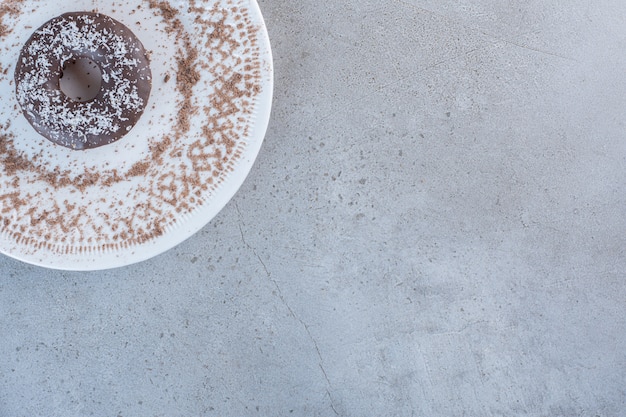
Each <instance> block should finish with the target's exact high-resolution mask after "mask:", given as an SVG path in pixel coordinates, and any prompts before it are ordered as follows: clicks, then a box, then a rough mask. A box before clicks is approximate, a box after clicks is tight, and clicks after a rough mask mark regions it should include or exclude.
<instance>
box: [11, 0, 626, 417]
mask: <svg viewBox="0 0 626 417" xmlns="http://www.w3.org/2000/svg"><path fill="white" fill-rule="evenodd" d="M260 4H261V8H262V10H263V12H264V14H265V18H266V22H267V25H268V29H269V33H270V37H271V40H272V44H273V48H274V58H275V71H276V90H275V102H274V110H273V114H272V120H271V122H270V127H269V130H268V133H267V137H266V143H265V144H264V146H263V149H262V151H261V153H260V155H259V159H258V160H257V163H256V164H255V166H254V168H253V170H252V172H251V174H250V176H249V178H248V179H247V181H246V183H245V184H244V186H243V187H242V189H241V190H240V192H239V193H238V194H237V195H236V197H235V198H234V199H233V200H232V201H231V203H229V204H228V205H227V206H226V208H225V209H224V210H223V211H222V212H221V213H220V214H219V215H218V217H216V218H215V219H214V220H213V221H212V222H211V223H210V224H209V225H208V226H207V227H205V228H204V229H203V230H202V231H201V232H200V233H198V234H197V235H195V236H193V237H192V238H190V239H189V240H187V241H186V242H184V243H183V244H181V245H180V246H178V247H176V248H175V249H173V250H171V251H169V252H167V253H166V254H164V255H161V256H159V257H157V258H154V259H152V260H150V261H147V262H144V263H141V264H138V265H134V266H131V267H127V268H122V269H116V270H111V271H104V272H98V273H69V272H58V271H48V270H43V269H39V268H36V267H32V266H29V265H25V264H22V263H20V262H17V261H14V260H11V259H9V258H6V257H2V258H0V271H1V276H0V332H1V337H0V416H2V417H17V416H24V417H26V416H28V417H32V416H44V417H56V416H59V417H61V416H63V417H67V416H91V415H93V416H124V417H130V416H151V417H152V416H163V417H175V416H237V417H240V416H256V415H258V416H346V417H348V416H349V417H360V416H363V417H365V416H390V417H391V416H394V417H396V416H398V417H401V416H471V417H475V416H533V417H544V416H545V417H559V416H562V417H569V416H600V417H609V416H624V415H626V349H625V346H626V272H625V271H626V256H625V249H626V169H625V161H626V140H625V136H626V128H625V120H626V118H625V116H626V71H625V68H626V25H624V22H625V21H626V2H624V1H621V0H599V1H594V2H590V1H587V0H569V1H556V0H551V1H550V0H549V1H546V0H542V1H538V0H530V1H517V0H511V1H502V0H406V1H401V0H390V1H380V0H376V1H374V0H360V1H340V2H288V1H282V0H275V1H273V0H262V1H261V2H260Z"/></svg>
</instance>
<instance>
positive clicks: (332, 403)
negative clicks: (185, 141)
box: [235, 203, 339, 415]
mask: <svg viewBox="0 0 626 417" xmlns="http://www.w3.org/2000/svg"><path fill="white" fill-rule="evenodd" d="M235 210H236V211H237V214H238V217H239V222H238V224H237V226H238V227H239V233H241V241H242V242H243V244H244V245H245V246H246V247H247V248H248V249H249V250H250V251H251V252H252V253H253V254H254V256H255V257H256V258H257V259H258V260H259V263H260V264H261V266H262V267H263V270H264V271H265V275H267V278H268V279H269V280H270V282H271V283H272V284H273V285H274V288H275V289H276V294H277V295H278V298H279V299H280V301H281V302H282V303H283V305H284V306H285V307H286V308H287V311H289V314H291V316H292V317H293V318H294V319H296V321H297V322H298V323H300V324H301V325H302V327H304V330H305V332H306V334H307V336H308V338H309V340H310V341H311V342H312V343H313V347H314V348H315V352H316V354H317V358H318V360H319V362H318V364H319V367H320V370H321V371H322V375H323V376H324V380H325V381H326V385H327V387H328V388H327V389H326V394H328V398H329V400H330V408H331V409H332V410H333V412H334V413H335V414H336V415H339V412H338V411H337V409H336V408H335V400H334V398H333V395H332V394H331V390H333V386H332V384H331V382H330V379H329V378H328V374H327V373H326V369H324V359H323V358H322V353H321V351H320V348H319V345H318V343H317V340H315V338H314V337H313V334H312V333H311V330H310V329H309V325H308V324H306V323H305V322H304V320H302V319H301V318H300V316H298V315H297V314H296V313H295V311H293V309H292V308H291V306H290V305H289V303H288V302H287V300H286V299H285V296H284V295H283V291H282V289H281V288H280V285H278V282H277V281H276V280H275V279H274V277H272V273H271V272H270V271H269V269H268V268H267V265H265V262H263V259H262V258H261V257H260V256H259V254H258V253H257V251H256V249H255V248H254V247H253V246H252V245H250V244H249V243H248V242H247V241H246V238H245V235H244V233H243V227H242V224H243V225H244V226H245V224H244V223H243V219H242V216H241V211H240V210H239V206H238V205H237V203H235Z"/></svg>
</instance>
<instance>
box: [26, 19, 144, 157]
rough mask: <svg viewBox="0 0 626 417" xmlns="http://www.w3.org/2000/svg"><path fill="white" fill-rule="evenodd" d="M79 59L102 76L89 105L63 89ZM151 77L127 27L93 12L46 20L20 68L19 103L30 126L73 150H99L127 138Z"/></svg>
mask: <svg viewBox="0 0 626 417" xmlns="http://www.w3.org/2000/svg"><path fill="white" fill-rule="evenodd" d="M78 60H82V61H83V62H89V63H90V65H91V63H93V64H95V66H97V68H95V67H94V70H96V71H97V70H99V72H100V73H101V86H100V88H99V90H96V92H97V94H95V97H93V98H91V99H88V100H86V101H83V100H81V98H80V97H73V98H72V97H69V96H68V95H66V94H65V93H64V92H63V91H62V89H61V79H62V77H63V71H64V70H65V69H67V68H68V65H72V64H74V63H76V62H77V61H78ZM98 78H99V77H98ZM151 79H152V76H151V72H150V64H149V61H148V58H147V56H146V51H145V49H144V47H143V45H142V44H141V42H140V41H139V39H137V37H135V35H134V34H133V33H132V32H131V31H130V29H128V28H127V27H126V26H124V25H123V24H122V23H120V22H118V21H116V20H114V19H112V18H110V17H108V16H105V15H103V14H99V13H91V12H77V13H66V14H63V15H61V16H59V17H56V18H54V19H52V20H50V21H48V22H46V23H45V24H44V25H43V26H41V27H40V28H39V29H37V30H36V31H35V32H34V33H33V35H32V36H31V37H30V39H28V41H27V42H26V44H25V45H24V47H23V48H22V51H21V54H20V57H19V60H18V62H17V66H16V68H15V85H16V93H17V100H18V102H19V104H20V106H21V107H22V111H23V113H24V116H25V117H26V119H27V120H28V122H29V123H30V124H31V125H32V126H33V127H34V128H35V130H36V131H37V132H39V133H40V134H41V135H43V136H44V137H46V138H47V139H49V140H51V141H52V142H54V143H57V144H59V145H62V146H65V147H68V148H71V149H90V148H96V147H99V146H102V145H106V144H109V143H112V142H115V141H116V140H118V139H120V138H122V137H123V136H124V135H125V134H127V133H128V132H129V131H130V130H131V129H132V127H133V126H134V125H135V124H136V123H137V121H138V120H139V118H140V117H141V114H142V113H143V111H144V109H145V107H146V104H147V102H148V98H149V96H150V90H151V87H152V82H151ZM89 87H90V88H93V87H92V86H89Z"/></svg>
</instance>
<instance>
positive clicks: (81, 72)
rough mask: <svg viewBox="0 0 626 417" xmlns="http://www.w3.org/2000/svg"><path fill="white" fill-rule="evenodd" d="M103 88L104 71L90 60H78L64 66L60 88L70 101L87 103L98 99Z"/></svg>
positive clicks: (68, 62) (70, 61)
mask: <svg viewBox="0 0 626 417" xmlns="http://www.w3.org/2000/svg"><path fill="white" fill-rule="evenodd" d="M101 86H102V71H101V70H100V67H99V66H98V65H97V64H96V63H95V62H93V61H92V60H91V59H89V58H76V59H72V60H69V61H67V62H65V63H64V64H63V70H62V72H61V77H60V78H59V88H60V89H61V92H63V94H65V95H66V96H67V97H68V98H69V99H70V100H72V101H78V102H85V101H89V100H93V99H94V98H96V96H97V95H98V93H99V92H100V87H101Z"/></svg>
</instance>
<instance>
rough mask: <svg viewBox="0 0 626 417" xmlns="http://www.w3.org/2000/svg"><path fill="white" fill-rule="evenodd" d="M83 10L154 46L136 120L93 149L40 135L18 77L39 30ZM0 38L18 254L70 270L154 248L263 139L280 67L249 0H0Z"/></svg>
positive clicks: (0, 167) (12, 239)
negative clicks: (19, 95) (147, 90)
mask: <svg viewBox="0 0 626 417" xmlns="http://www.w3.org/2000/svg"><path fill="white" fill-rule="evenodd" d="M157 6H159V7H157ZM75 11H97V12H100V13H103V14H106V15H108V16H110V17H112V18H114V19H116V20H118V21H120V22H122V23H124V24H125V25H126V26H127V27H129V28H130V29H131V30H132V31H133V32H134V33H135V35H136V36H137V37H138V38H139V39H140V40H141V41H142V43H143V44H144V46H145V48H146V50H148V51H150V59H151V69H152V78H153V82H152V92H151V95H150V99H149V102H148V105H147V106H146V110H145V112H144V114H143V115H142V117H141V119H140V120H139V122H138V123H137V125H136V126H135V127H134V128H133V129H132V130H131V131H130V133H128V134H127V135H126V136H124V137H123V138H122V139H121V140H119V141H117V142H115V143H113V144H110V145H105V146H103V147H100V148H96V149H92V150H87V151H72V150H70V149H66V148H64V147H61V146H58V145H55V144H53V143H51V142H50V141H48V140H46V139H45V138H43V137H41V136H40V135H39V134H37V133H36V132H35V130H34V129H33V128H32V127H31V126H30V124H29V123H28V122H27V121H26V119H25V118H24V116H23V115H22V113H21V109H20V107H19V105H18V103H17V101H16V98H15V84H14V80H13V71H14V68H15V61H16V59H17V57H18V55H19V53H20V50H21V47H22V45H24V43H25V42H26V41H27V40H28V38H29V37H30V35H31V34H32V32H33V31H34V30H35V29H36V28H38V27H40V26H41V25H42V24H44V23H45V22H47V21H48V20H50V19H51V18H53V17H56V16H59V15H61V14H63V13H66V12H75ZM0 49H1V50H2V51H1V53H0V97H2V100H1V101H0V251H1V252H2V253H4V254H7V255H9V256H11V257H14V258H17V259H20V260H22V261H25V262H28V263H32V264H36V265H40V266H45V267H49V268H57V269H65V270H96V269H106V268H113V267H119V266H123V265H128V264H131V263H135V262H139V261H142V260H145V259H148V258H150V257H153V256H155V255H157V254H159V253H162V252H164V251H166V250H168V249H170V248H172V247H174V246H175V245H177V244H179V243H180V242H182V241H183V240H185V239H186V238H188V237H189V236H191V235H192V234H194V233H195V232H197V231H198V230H200V229H201V228H202V227H203V226H205V225H206V224H207V223H208V222H209V221H210V220H211V219H212V218H213V217H214V216H215V215H216V214H217V213H218V212H219V211H220V210H221V209H222V208H223V207H224V205H225V204H226V203H227V202H228V201H229V200H230V199H231V198H232V196H233V195H234V194H235V192H236V191H237V189H238V188H239V187H240V186H241V184H242V183H243V181H244V179H245V177H246V176H247V174H248V172H249V171H250V168H251V167H252V164H253V162H254V160H255V158H256V156H257V154H258V152H259V149H260V147H261V143H262V141H263V137H264V135H265V131H266V128H267V124H268V121H269V115H270V108H271V100H272V88H273V68H272V57H271V50H270V44H269V40H268V36H267V31H266V29H265V25H264V22H263V18H262V16H261V12H260V10H259V7H258V5H257V3H256V1H254V0H205V1H202V0H195V1H193V0H186V1H174V0H169V1H163V0H159V1H142V0H135V1H120V2H105V1H93V0H91V1H81V0H79V1H71V2H70V1H65V2H62V3H61V4H59V2H50V1H47V0H40V1H37V0H22V1H16V0H11V1H5V0H0ZM185 80H187V81H191V84H188V83H187V84H185V82H184V81H185Z"/></svg>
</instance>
